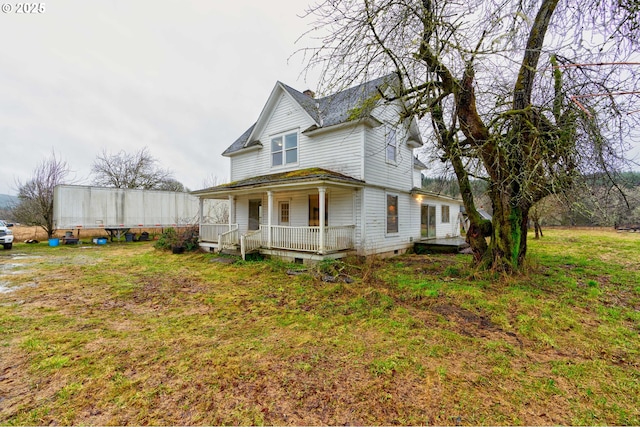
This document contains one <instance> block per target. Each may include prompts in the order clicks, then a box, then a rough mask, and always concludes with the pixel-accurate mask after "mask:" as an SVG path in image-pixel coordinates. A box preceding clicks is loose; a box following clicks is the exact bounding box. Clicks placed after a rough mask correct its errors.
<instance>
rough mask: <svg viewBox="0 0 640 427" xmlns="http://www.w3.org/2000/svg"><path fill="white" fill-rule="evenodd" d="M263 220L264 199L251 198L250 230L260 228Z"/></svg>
mask: <svg viewBox="0 0 640 427" xmlns="http://www.w3.org/2000/svg"><path fill="white" fill-rule="evenodd" d="M261 222H262V199H255V200H249V230H258V229H259V228H260V223H261Z"/></svg>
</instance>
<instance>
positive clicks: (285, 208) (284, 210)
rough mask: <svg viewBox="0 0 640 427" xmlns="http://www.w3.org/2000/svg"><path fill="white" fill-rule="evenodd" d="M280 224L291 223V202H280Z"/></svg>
mask: <svg viewBox="0 0 640 427" xmlns="http://www.w3.org/2000/svg"><path fill="white" fill-rule="evenodd" d="M278 224H279V225H287V226H288V225H289V202H288V201H287V202H279V203H278Z"/></svg>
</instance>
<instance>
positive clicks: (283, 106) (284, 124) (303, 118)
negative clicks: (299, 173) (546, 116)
mask: <svg viewBox="0 0 640 427" xmlns="http://www.w3.org/2000/svg"><path fill="white" fill-rule="evenodd" d="M312 124H313V120H311V118H310V117H309V116H308V115H307V114H306V113H305V112H304V110H302V107H300V106H299V105H298V104H297V103H296V102H295V101H293V100H292V99H291V98H290V97H289V95H287V94H286V93H284V92H282V91H281V92H280V95H279V98H278V100H277V102H276V106H275V108H274V109H273V111H272V112H271V115H270V116H269V117H268V120H267V121H266V124H265V125H264V127H263V129H258V131H259V134H258V135H257V139H258V140H259V141H260V142H262V144H263V147H262V148H260V149H257V150H254V151H249V152H248V153H241V154H236V155H234V156H231V181H238V180H241V179H245V178H250V177H253V176H260V175H267V174H270V173H276V172H282V171H286V170H294V169H298V168H299V167H300V166H299V165H298V164H293V165H285V166H280V167H277V168H272V167H271V137H272V136H275V135H277V134H281V133H283V132H288V131H292V130H297V131H298V132H300V131H302V130H305V129H306V128H308V127H309V126H311V125H312ZM305 139H306V137H305V136H304V135H302V134H300V133H299V134H298V160H300V159H302V156H304V155H305V152H306V151H307V150H306V148H307V147H308V144H307V143H306V142H305V141H304V140H305ZM306 155H307V156H311V155H312V153H309V152H306Z"/></svg>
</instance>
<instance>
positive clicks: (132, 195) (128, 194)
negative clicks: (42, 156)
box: [53, 185, 200, 237]
mask: <svg viewBox="0 0 640 427" xmlns="http://www.w3.org/2000/svg"><path fill="white" fill-rule="evenodd" d="M199 212H200V207H199V201H198V198H197V197H195V196H192V195H191V194H189V193H184V192H174V191H157V190H137V189H123V188H105V187H91V186H83V185H58V186H56V187H55V189H54V191H53V221H54V226H55V227H56V229H58V230H82V229H94V230H95V229H102V230H105V231H107V232H108V233H109V234H111V236H112V237H113V236H114V235H117V236H118V237H119V236H120V234H122V233H126V232H127V231H128V230H129V229H131V228H166V227H181V226H187V225H195V224H198V218H199Z"/></svg>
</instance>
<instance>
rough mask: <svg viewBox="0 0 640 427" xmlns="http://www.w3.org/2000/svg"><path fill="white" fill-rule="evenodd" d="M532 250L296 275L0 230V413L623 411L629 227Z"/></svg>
mask: <svg viewBox="0 0 640 427" xmlns="http://www.w3.org/2000/svg"><path fill="white" fill-rule="evenodd" d="M16 234H17V233H16ZM530 253H531V261H530V265H529V267H528V271H527V274H526V275H522V276H519V277H512V278H509V277H501V276H496V275H492V274H490V273H482V272H477V271H474V270H473V269H472V268H471V267H470V258H469V257H468V256H450V255H406V256H400V257H397V258H393V259H388V260H370V261H369V262H365V263H361V262H357V261H356V260H349V261H348V262H346V263H324V264H322V265H320V266H318V267H317V268H314V269H307V270H306V271H303V272H301V273H302V274H296V275H293V274H290V270H292V269H300V268H301V266H298V265H291V264H283V263H279V262H274V261H247V262H236V263H233V264H227V263H222V262H219V261H220V258H219V257H218V256H216V255H212V254H202V253H193V254H184V255H173V254H170V253H168V252H162V251H158V250H156V249H154V248H153V246H152V244H151V243H143V242H140V243H128V244H126V243H122V244H119V243H110V244H108V245H105V246H97V245H90V244H87V245H79V246H59V247H54V248H51V247H48V246H47V244H46V243H40V244H36V245H26V244H22V243H20V244H16V245H15V246H14V249H13V250H11V251H0V263H1V264H0V268H1V270H0V273H1V276H0V291H1V292H0V424H5V425H34V424H37V425H44V424H92V425H132V424H135V425H150V424H154V425H220V424H235V425H262V424H267V425H274V424H278V425H302V424H304V425H321V424H322V425H327V424H330V425H338V424H359V425H381V424H385V425H407V424H448V425H453V424H462V425H470V424H474V425H496V424H500V425H504V424H508V425H513V424H529V425H532V424H536V425H550V424H574V425H592V424H617V425H623V424H624V425H628V424H636V425H637V424H640V412H639V409H638V408H640V362H639V360H640V354H639V353H640V262H639V261H638V260H640V234H629V233H614V232H611V231H594V230H581V231H575V230H550V231H548V232H547V234H545V238H544V239H542V240H540V241H533V240H532V241H531V242H530ZM323 276H332V277H335V278H336V279H335V281H334V282H326V281H323V280H322V277H323Z"/></svg>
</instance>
